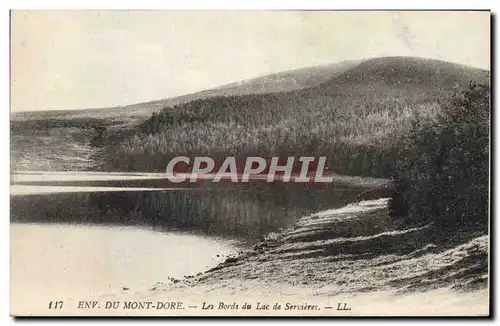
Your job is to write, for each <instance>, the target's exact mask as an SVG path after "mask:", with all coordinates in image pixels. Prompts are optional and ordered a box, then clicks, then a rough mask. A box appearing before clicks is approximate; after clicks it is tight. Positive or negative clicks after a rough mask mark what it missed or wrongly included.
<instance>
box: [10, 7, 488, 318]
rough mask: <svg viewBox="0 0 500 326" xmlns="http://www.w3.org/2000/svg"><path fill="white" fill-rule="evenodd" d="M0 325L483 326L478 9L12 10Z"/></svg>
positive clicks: (482, 72) (483, 36) (482, 80)
mask: <svg viewBox="0 0 500 326" xmlns="http://www.w3.org/2000/svg"><path fill="white" fill-rule="evenodd" d="M10 20H11V35H10V41H11V44H10V45H11V52H10V54H11V108H10V110H11V115H10V117H11V120H10V134H11V139H10V164H11V169H10V189H11V194H10V214H11V215H10V238H11V239H10V255H11V256H10V295H11V307H10V312H11V314H12V315H13V316H164V317H170V316H205V317H209V316H287V317H288V316H296V317H318V316H322V317H359V316H369V317H370V316H371V317H378V316H407V317H409V316H489V315H490V313H491V312H490V295H491V293H490V276H489V271H490V260H489V258H490V256H489V255H490V230H489V226H490V223H489V221H490V219H489V214H490V196H489V194H490V182H489V181H490V171H489V163H490V115H491V114H490V110H491V109H490V96H491V94H490V78H491V76H490V20H491V14H490V12H489V11H161V10H149V11H133V10H128V11H127V10H120V11H113V10H109V11H92V10H91V11H88V10H86V11H83V10H82V11H78V10H72V11H50V10H48V11H30V10H27V11H23V10H15V11H11V17H10Z"/></svg>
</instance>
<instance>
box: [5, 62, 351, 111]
mask: <svg viewBox="0 0 500 326" xmlns="http://www.w3.org/2000/svg"><path fill="white" fill-rule="evenodd" d="M359 63H360V61H343V62H339V63H334V64H329V65H321V66H313V67H307V68H301V69H295V70H290V71H285V72H280V73H277V74H270V75H266V76H262V77H257V78H252V79H248V80H243V81H239V82H235V83H230V84H227V85H222V86H219V87H216V88H214V89H210V90H204V91H200V92H196V93H192V94H186V95H182V96H176V97H172V98H167V99H161V100H155V101H150V102H143V103H137V104H132V105H127V106H119V107H111V108H102V109H85V110H55V111H29V112H17V113H13V114H12V119H13V120H23V119H73V118H105V119H132V120H134V121H135V120H136V118H139V119H140V118H143V117H150V116H151V114H152V113H153V112H156V111H159V110H161V109H163V108H164V107H166V106H173V105H177V104H181V103H186V102H190V101H194V100H199V99H204V98H208V97H216V96H234V95H248V94H263V93H276V92H285V91H292V90H298V89H303V88H308V87H312V86H315V85H319V84H321V83H323V82H325V81H328V80H329V79H331V78H332V77H335V76H336V75H338V74H340V73H342V72H345V71H347V70H348V69H350V68H352V67H354V66H356V65H357V64H359Z"/></svg>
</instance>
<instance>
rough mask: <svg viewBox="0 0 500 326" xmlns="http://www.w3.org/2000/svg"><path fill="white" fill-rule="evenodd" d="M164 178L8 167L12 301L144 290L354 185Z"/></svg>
mask: <svg viewBox="0 0 500 326" xmlns="http://www.w3.org/2000/svg"><path fill="white" fill-rule="evenodd" d="M162 178H164V176H163V175H160V174H146V173H145V174H137V173H130V174H123V173H92V172H90V173H89V172H77V173H72V172H43V171H42V172H23V173H13V174H12V175H11V257H12V258H11V275H12V277H11V279H12V288H13V291H12V293H13V295H17V296H18V297H17V300H21V301H22V300H23V298H25V297H26V295H27V293H37V296H43V297H47V298H51V297H54V296H56V297H57V295H58V294H59V295H60V294H66V295H67V293H68V292H71V294H72V296H78V294H79V293H80V294H81V295H86V294H89V293H93V294H96V293H103V294H104V293H115V292H123V291H144V290H145V289H150V288H151V287H153V286H154V284H155V283H156V282H165V281H168V279H169V278H182V277H184V276H187V275H193V274H197V273H199V272H204V271H206V270H207V269H209V268H212V267H215V266H216V265H217V264H219V263H220V262H222V261H224V260H225V259H226V258H227V255H230V254H235V253H237V252H238V251H239V250H241V248H244V247H245V246H246V244H247V243H249V242H250V243H253V242H254V241H255V240H256V239H257V238H259V237H261V236H263V235H265V234H267V233H269V232H273V231H278V230H279V229H280V228H284V227H287V226H289V225H291V224H293V222H295V221H296V220H297V219H298V218H300V217H301V216H303V215H304V214H307V213H311V212H315V211H318V210H321V209H324V208H334V207H336V206H337V207H339V206H343V205H345V204H346V203H347V202H348V201H349V200H353V199H355V198H356V197H355V195H356V194H357V193H359V192H360V190H342V191H332V190H331V189H306V188H300V189H297V188H294V189H288V188H280V187H279V186H276V185H270V184H266V183H262V184H253V185H247V186H245V187H240V186H231V185H226V186H222V185H221V186H213V185H212V186H210V185H207V186H206V187H205V186H202V187H199V188H197V189H182V188H169V187H161V186H162V185H163V184H162V183H161V179H162ZM96 182H97V184H98V186H95V185H96ZM117 182H127V183H126V184H120V183H117ZM131 185H132V186H136V187H131ZM141 186H142V187H141ZM276 187H278V188H276ZM13 300H14V301H15V300H16V298H14V297H13Z"/></svg>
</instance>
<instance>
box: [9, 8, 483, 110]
mask: <svg viewBox="0 0 500 326" xmlns="http://www.w3.org/2000/svg"><path fill="white" fill-rule="evenodd" d="M489 22H490V16H489V13H488V12H416V11H414V12H332V11H330V12H326V11H324V12H321V11H308V12H301V11H285V12H278V11H274V12H264V11H254V12H230V11H225V12H221V11H211V12H173V11H28V12H26V11H13V12H12V14H11V109H12V111H22V110H46V109H82V108H96V107H108V106H117V105H126V104H133V103H137V102H143V101H149V100H156V99H161V98H168V97H173V96H177V95H182V94H186V93H191V92H195V91H199V90H202V89H208V88H212V87H214V86H218V85H222V84H226V83H230V82H234V81H239V80H243V79H247V78H251V77H257V76H260V75H264V74H269V73H274V72H279V71H284V70H289V69H294V68H299V67H306V66H312V65H317V64H325V63H333V62H338V61H342V60H353V59H361V58H368V57H377V56H393V55H409V56H421V57H430V58H436V59H441V60H447V61H453V62H457V63H462V64H466V65H472V66H476V67H481V68H485V69H489V65H490V34H489V33H490V25H489Z"/></svg>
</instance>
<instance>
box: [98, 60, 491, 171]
mask: <svg viewBox="0 0 500 326" xmlns="http://www.w3.org/2000/svg"><path fill="white" fill-rule="evenodd" d="M315 72H316V73H317V75H315ZM280 76H281V77H276V75H275V76H274V77H273V76H265V77H262V78H261V79H255V80H253V81H247V82H243V83H239V84H233V85H229V86H226V87H221V88H219V89H216V90H213V91H206V92H204V94H205V96H204V97H203V98H199V99H196V100H192V101H188V102H183V103H179V104H175V105H165V107H164V108H163V109H162V110H161V111H160V112H158V113H154V114H153V115H152V116H151V118H149V119H148V120H146V121H144V122H143V123H141V124H140V125H138V127H137V128H136V130H135V131H134V132H133V133H132V134H131V135H128V136H127V137H126V138H125V139H123V140H122V141H120V142H114V144H112V145H108V146H106V149H105V151H103V153H105V155H106V159H105V160H104V164H103V165H102V167H101V168H102V169H104V170H127V171H131V170H132V171H162V170H163V169H164V167H165V164H166V162H168V160H169V159H170V158H172V157H173V156H177V155H187V156H194V155H208V156H212V157H216V158H217V157H221V158H222V157H225V156H228V155H235V156H241V157H244V156H249V155H259V156H274V155H278V154H279V155H294V156H327V157H328V162H329V167H330V168H331V170H333V171H334V172H337V173H342V174H350V175H369V176H388V175H389V174H390V172H391V170H392V168H393V163H394V161H395V160H396V159H397V157H398V155H400V153H399V150H400V142H401V140H402V138H404V136H405V134H406V133H407V130H408V129H409V128H410V126H411V124H412V121H414V120H415V119H418V120H422V121H432V120H433V119H434V118H435V117H436V116H437V115H438V113H439V112H440V107H441V105H440V104H441V102H442V101H443V100H445V99H446V98H448V97H449V96H450V95H451V94H453V93H455V92H457V91H459V90H461V89H465V88H467V87H468V86H469V85H470V83H471V82H473V83H479V84H489V71H486V70H482V69H477V68H472V67H467V66H463V65H457V64H454V63H449V62H444V61H439V60H431V59H422V58H410V57H384V58H374V59H368V60H364V61H357V62H355V61H351V62H347V63H340V64H336V65H331V66H325V67H323V68H321V69H319V68H318V67H313V68H310V69H302V70H298V71H295V72H293V73H289V74H288V75H287V74H286V73H283V74H281V75H280ZM291 76H293V77H291ZM327 76H329V77H328V78H327ZM292 81H298V82H297V83H294V82H292ZM266 83H268V85H269V86H266V87H261V90H262V89H268V90H274V92H271V93H262V92H260V91H259V85H261V86H262V85H266ZM269 83H270V84H269ZM271 84H272V85H274V86H271ZM280 84H281V85H282V87H281V88H280V87H278V86H277V85H280ZM292 84H296V85H299V86H297V87H295V88H294V87H292V86H291V85H292ZM220 92H223V96H221V95H220ZM224 92H225V93H224ZM245 92H248V93H249V94H245ZM242 94H244V95H242ZM155 103H156V102H155ZM163 104H167V102H163ZM147 105H150V104H147ZM155 105H156V104H155ZM138 106H140V105H138Z"/></svg>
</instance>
